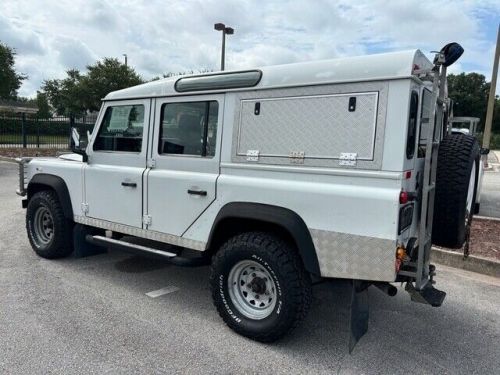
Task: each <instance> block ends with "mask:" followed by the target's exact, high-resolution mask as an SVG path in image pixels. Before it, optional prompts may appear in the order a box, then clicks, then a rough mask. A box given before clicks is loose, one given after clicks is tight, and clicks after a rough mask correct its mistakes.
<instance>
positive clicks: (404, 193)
mask: <svg viewBox="0 0 500 375" xmlns="http://www.w3.org/2000/svg"><path fill="white" fill-rule="evenodd" d="M408 201H409V199H408V192H407V191H402V192H401V193H399V203H400V204H406V203H408Z"/></svg>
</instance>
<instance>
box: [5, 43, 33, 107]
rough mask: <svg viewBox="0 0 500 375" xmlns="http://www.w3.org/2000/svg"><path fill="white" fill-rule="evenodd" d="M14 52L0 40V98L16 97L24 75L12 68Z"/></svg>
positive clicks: (24, 77)
mask: <svg viewBox="0 0 500 375" xmlns="http://www.w3.org/2000/svg"><path fill="white" fill-rule="evenodd" d="M15 56H16V52H15V51H14V50H13V49H12V48H10V47H9V46H7V45H5V44H3V43H1V42H0V99H16V98H17V90H18V89H19V87H21V83H22V82H23V80H25V79H26V78H28V77H27V76H26V75H23V74H18V73H16V71H15V69H14V64H15Z"/></svg>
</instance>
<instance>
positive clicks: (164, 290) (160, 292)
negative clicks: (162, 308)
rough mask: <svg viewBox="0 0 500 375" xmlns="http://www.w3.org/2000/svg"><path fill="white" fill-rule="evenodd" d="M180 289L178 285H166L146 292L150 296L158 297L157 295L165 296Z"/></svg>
mask: <svg viewBox="0 0 500 375" xmlns="http://www.w3.org/2000/svg"><path fill="white" fill-rule="evenodd" d="M178 290H179V288H177V287H176V286H166V287H165V288H161V289H158V290H153V291H152V292H148V293H146V295H147V296H148V297H151V298H156V297H160V296H163V295H164V294H169V293H173V292H177V291H178Z"/></svg>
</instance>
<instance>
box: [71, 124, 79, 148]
mask: <svg viewBox="0 0 500 375" xmlns="http://www.w3.org/2000/svg"><path fill="white" fill-rule="evenodd" d="M74 148H80V133H78V130H76V128H71V149H74Z"/></svg>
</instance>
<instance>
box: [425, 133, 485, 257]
mask: <svg viewBox="0 0 500 375" xmlns="http://www.w3.org/2000/svg"><path fill="white" fill-rule="evenodd" d="M474 163H475V164H476V176H475V185H474V195H473V200H472V207H471V210H472V211H474V204H475V201H476V190H477V181H478V174H479V144H478V142H477V140H476V138H475V137H473V136H470V135H465V134H450V135H448V136H446V137H445V138H444V139H443V141H442V142H441V144H440V145H439V154H438V162H437V173H436V196H435V203H434V221H433V229H432V243H433V244H435V245H438V246H444V247H449V248H460V247H462V245H463V244H464V241H465V238H466V225H465V221H466V207H465V206H466V200H467V193H468V189H469V181H470V177H471V171H472V166H473V165H474ZM470 218H472V213H471V217H470Z"/></svg>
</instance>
